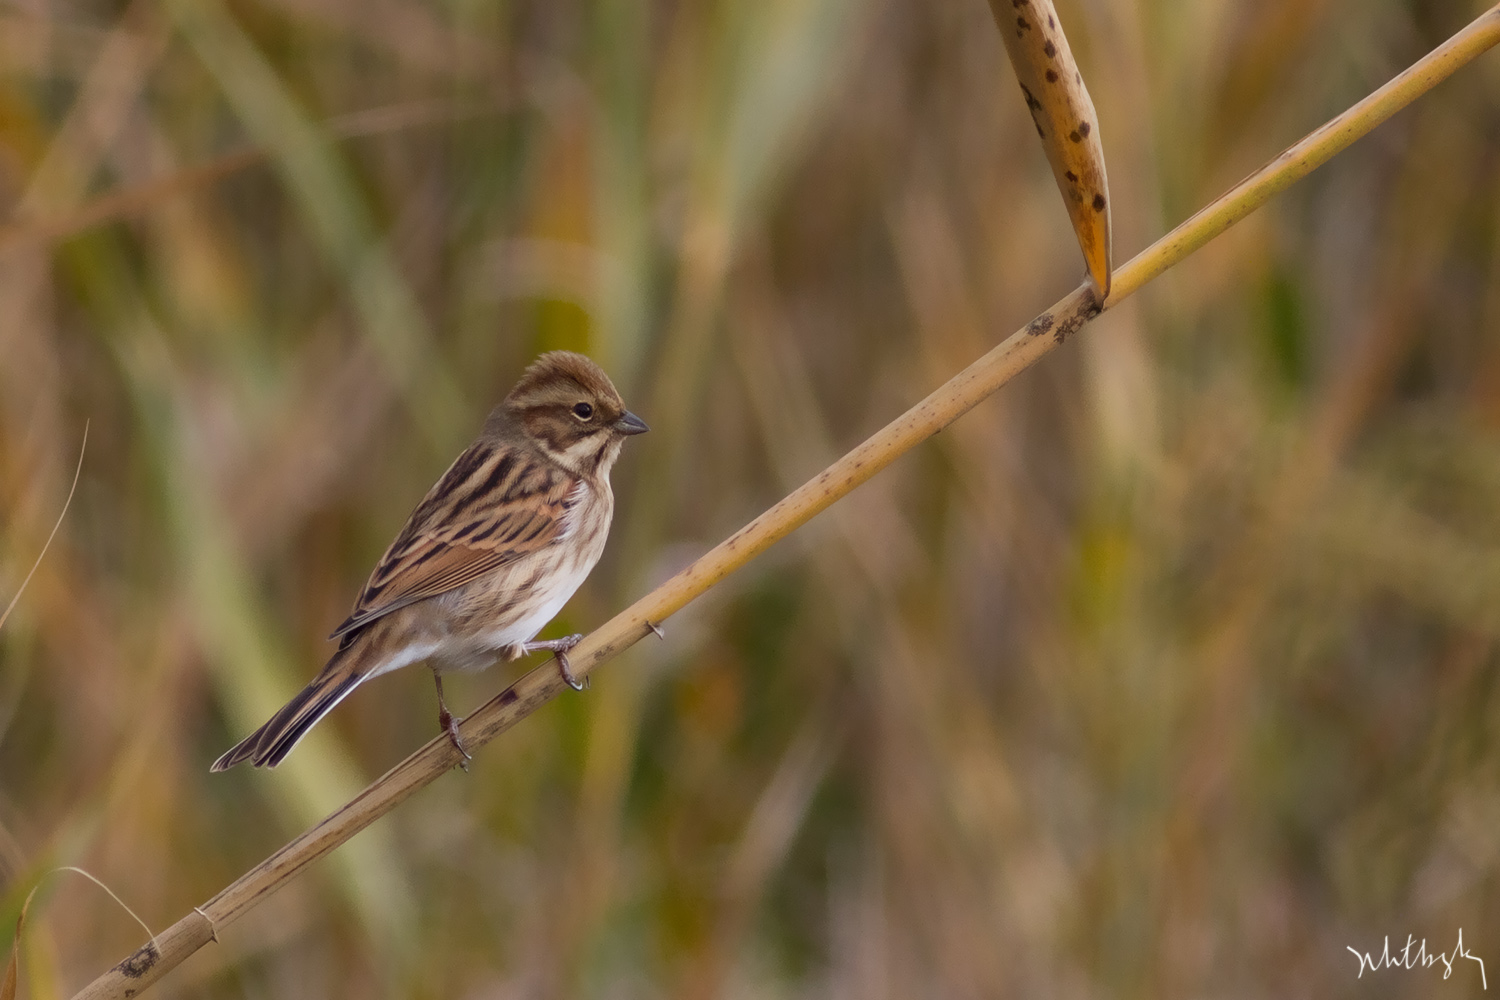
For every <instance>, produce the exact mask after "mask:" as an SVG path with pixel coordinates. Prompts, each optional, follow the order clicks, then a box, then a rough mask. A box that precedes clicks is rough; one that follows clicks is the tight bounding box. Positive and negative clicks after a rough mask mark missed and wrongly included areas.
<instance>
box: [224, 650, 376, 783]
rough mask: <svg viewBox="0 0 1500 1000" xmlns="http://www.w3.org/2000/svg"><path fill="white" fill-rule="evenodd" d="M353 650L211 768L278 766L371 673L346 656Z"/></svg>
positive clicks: (337, 658) (333, 661) (336, 658)
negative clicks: (247, 764) (249, 765)
mask: <svg viewBox="0 0 1500 1000" xmlns="http://www.w3.org/2000/svg"><path fill="white" fill-rule="evenodd" d="M350 652H352V649H341V650H339V651H338V652H337V653H335V654H334V655H333V659H331V660H329V661H328V665H327V666H326V667H324V668H323V670H322V672H320V673H319V674H318V676H317V677H315V678H313V680H312V683H310V684H308V685H307V687H305V688H303V689H302V690H301V691H299V692H298V693H297V696H296V697H294V698H293V699H292V700H291V701H289V702H287V703H286V704H285V705H283V706H282V707H281V710H280V711H279V712H277V713H276V714H275V715H273V716H271V718H270V720H269V721H268V722H267V723H266V724H265V725H263V726H261V727H260V728H259V729H257V730H256V731H255V732H253V733H251V734H250V735H249V736H246V737H245V738H244V739H243V740H240V742H238V743H236V744H235V745H234V746H233V747H231V748H230V749H229V750H228V751H226V752H225V753H224V755H223V756H222V757H220V758H219V759H218V760H216V761H214V762H213V764H212V766H210V767H209V770H210V771H227V770H228V769H229V768H231V767H233V766H234V765H236V764H240V763H243V762H244V761H247V760H248V761H251V762H253V763H254V764H255V766H256V767H275V766H276V765H277V764H280V763H281V762H282V761H283V760H284V759H285V758H286V755H287V754H289V753H291V752H292V748H293V747H295V746H296V745H297V743H298V742H299V741H301V739H302V737H304V736H306V735H307V731H308V730H309V729H311V728H312V727H313V726H314V725H315V724H316V723H317V721H318V720H319V719H321V718H323V716H325V715H327V714H328V713H329V712H330V711H332V709H333V707H334V706H335V705H337V704H338V703H339V702H341V701H343V700H344V696H345V695H347V694H348V693H349V692H350V691H353V690H354V688H355V687H356V686H358V684H359V682H360V681H362V680H364V679H365V678H366V677H367V676H369V675H368V674H367V673H366V672H365V671H363V670H360V669H358V668H357V664H355V663H350V662H349V659H350V658H349V657H348V656H347V655H346V654H348V653H350Z"/></svg>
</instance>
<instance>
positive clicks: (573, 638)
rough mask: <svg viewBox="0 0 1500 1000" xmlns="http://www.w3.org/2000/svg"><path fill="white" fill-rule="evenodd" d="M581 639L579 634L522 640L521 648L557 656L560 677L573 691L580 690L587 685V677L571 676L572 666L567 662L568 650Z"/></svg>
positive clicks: (526, 650) (528, 651)
mask: <svg viewBox="0 0 1500 1000" xmlns="http://www.w3.org/2000/svg"><path fill="white" fill-rule="evenodd" d="M582 641H583V636H581V635H565V636H563V637H562V638H561V639H544V640H542V641H541V642H523V643H521V644H520V645H521V649H522V650H523V651H524V652H527V653H537V652H541V651H543V650H545V651H547V652H549V653H551V654H552V655H553V656H556V657H557V672H558V673H560V674H562V679H563V681H564V682H566V683H567V685H568V687H570V688H572V689H573V690H574V691H582V690H583V689H584V688H586V687H588V678H587V677H585V678H584V679H583V680H579V679H578V678H577V677H574V676H573V668H572V665H571V664H570V663H568V650H570V649H572V648H573V647H574V646H576V645H578V644H579V643H580V642H582Z"/></svg>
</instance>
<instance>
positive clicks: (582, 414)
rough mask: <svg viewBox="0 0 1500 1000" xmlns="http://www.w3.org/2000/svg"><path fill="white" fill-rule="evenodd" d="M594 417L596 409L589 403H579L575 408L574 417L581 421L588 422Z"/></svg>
mask: <svg viewBox="0 0 1500 1000" xmlns="http://www.w3.org/2000/svg"><path fill="white" fill-rule="evenodd" d="M593 415H594V408H593V407H592V406H590V405H589V404H587V403H579V404H578V405H577V406H575V407H573V416H575V417H577V418H578V419H579V420H587V419H588V418H589V417H592V416H593Z"/></svg>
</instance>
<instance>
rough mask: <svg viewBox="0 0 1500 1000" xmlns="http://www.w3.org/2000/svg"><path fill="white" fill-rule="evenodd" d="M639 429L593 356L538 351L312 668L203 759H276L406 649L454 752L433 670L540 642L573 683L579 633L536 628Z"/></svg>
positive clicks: (226, 764)
mask: <svg viewBox="0 0 1500 1000" xmlns="http://www.w3.org/2000/svg"><path fill="white" fill-rule="evenodd" d="M646 429H647V428H646V424H645V422H644V421H642V420H641V418H640V417H637V416H636V415H635V414H633V413H631V412H630V411H629V410H627V409H625V404H624V403H623V402H622V401H621V400H620V394H619V393H618V392H616V391H615V387H614V385H613V383H611V382H610V380H609V376H607V375H605V374H604V372H603V370H602V369H600V367H599V366H598V365H596V364H594V362H592V361H590V360H589V359H588V358H586V357H584V356H583V355H581V354H573V353H571V352H568V351H553V352H551V353H549V354H543V355H542V356H541V357H540V358H538V359H537V360H536V361H535V362H534V363H533V364H532V365H531V367H530V368H528V369H526V373H525V374H524V375H522V377H521V381H520V382H518V383H516V387H515V388H514V389H512V390H511V391H510V395H508V396H506V397H505V400H504V401H503V402H502V403H501V404H500V405H499V406H497V407H495V410H494V412H492V413H491V414H490V416H489V419H488V420H486V421H485V424H484V430H483V431H481V432H480V434H479V438H478V440H476V441H475V442H474V443H473V444H471V445H470V446H469V447H468V449H467V450H466V451H465V452H464V453H463V454H462V455H460V456H458V460H457V461H455V462H454V463H453V464H452V465H451V466H449V468H448V471H447V472H446V473H444V474H443V478H441V479H439V480H438V482H437V485H436V486H434V487H433V488H432V489H431V490H429V491H428V493H427V496H425V497H424V498H423V499H422V502H421V503H420V504H418V505H417V509H416V510H415V511H413V512H412V515H411V517H410V518H408V519H407V522H406V526H405V527H404V528H402V529H401V533H400V534H398V535H397V536H396V540H395V541H394V542H392V543H391V547H390V548H389V549H387V550H386V553H385V555H384V556H382V557H381V559H380V562H379V563H378V564H377V565H376V566H375V572H374V573H372V574H371V575H370V581H369V582H368V583H366V584H365V589H364V592H363V593H361V594H360V596H359V601H358V602H357V603H356V604H355V606H354V612H353V614H351V615H350V616H349V617H348V618H347V619H346V620H345V621H344V623H343V624H342V625H340V626H339V627H338V628H337V629H335V630H334V632H333V635H332V636H331V638H334V639H338V640H339V648H338V651H337V652H335V653H334V654H333V657H332V658H331V659H330V660H329V661H328V663H327V665H326V666H324V667H323V670H322V672H320V673H319V674H318V676H317V677H315V678H313V681H312V683H311V684H309V685H308V686H307V687H305V688H304V689H303V690H302V692H301V693H300V694H298V695H297V696H296V697H295V698H293V699H292V700H291V701H289V702H287V703H286V705H285V706H283V707H282V709H281V711H279V712H277V713H276V714H275V715H274V716H272V717H271V720H270V721H269V722H267V723H266V724H265V725H263V726H261V727H260V728H259V729H257V730H256V731H255V732H253V733H251V734H250V735H249V736H247V737H245V738H244V739H243V740H241V741H240V742H239V743H238V744H236V745H235V746H234V747H233V748H232V749H230V750H229V751H228V752H227V753H225V754H224V756H222V757H220V758H219V759H218V760H216V761H214V763H213V767H212V768H211V770H214V771H223V770H225V769H226V768H230V767H233V766H234V765H236V764H238V763H240V762H241V761H246V760H248V761H252V762H254V764H255V765H256V766H257V767H261V766H265V767H275V766H276V765H277V764H279V763H281V761H282V760H283V759H284V758H285V757H286V755H287V754H288V753H290V752H291V750H292V747H294V746H296V745H297V742H298V741H299V740H301V739H302V737H303V736H305V735H307V731H308V730H309V729H311V728H312V727H313V725H314V724H315V723H316V722H317V721H318V720H319V719H321V718H322V717H323V716H324V715H326V714H328V712H329V710H330V709H332V708H333V707H334V706H335V705H337V704H338V703H339V702H340V701H342V700H343V698H344V696H345V695H347V694H348V693H349V692H350V691H352V690H354V688H355V687H357V686H358V685H359V684H360V683H362V682H364V681H367V680H369V679H370V678H371V677H376V676H379V675H380V674H384V673H388V672H389V671H392V670H395V669H397V668H399V667H404V666H406V665H407V664H410V663H419V662H421V661H424V660H425V661H426V662H427V663H428V664H429V665H430V666H431V667H432V672H433V679H434V681H435V682H436V684H437V695H438V724H439V725H440V726H441V727H442V728H443V730H444V731H445V732H446V733H447V734H448V738H449V739H451V740H452V741H453V745H454V746H455V747H456V748H457V749H458V751H459V753H461V754H463V756H464V759H465V760H467V759H468V758H469V755H468V752H467V751H466V750H465V749H464V746H463V743H462V741H461V740H460V739H459V736H458V722H457V720H456V719H455V718H454V717H453V715H452V714H450V713H449V711H448V706H447V705H446V704H445V703H444V701H443V680H442V674H443V672H444V671H448V670H479V669H481V668H483V667H487V666H489V665H490V664H492V663H494V662H495V660H496V658H497V657H503V658H504V659H507V660H514V659H517V658H519V657H521V656H524V655H526V654H527V653H531V652H536V651H538V650H548V651H550V652H553V653H555V654H556V656H557V665H558V670H559V671H560V672H561V673H562V677H563V680H565V681H567V682H568V684H569V685H570V686H572V687H573V688H574V689H582V687H583V685H582V684H580V683H579V682H578V680H577V679H576V678H575V677H574V676H573V674H572V672H571V669H570V667H569V664H568V650H570V649H572V648H573V647H574V646H575V645H577V644H578V641H579V640H580V639H581V638H582V636H577V635H571V636H567V637H565V638H562V639H552V640H548V641H545V642H536V641H533V640H534V637H535V636H536V634H537V632H539V631H540V630H541V628H542V626H544V625H546V624H547V622H549V621H551V620H552V618H553V616H554V615H556V614H557V613H558V611H560V610H562V606H563V605H564V604H566V603H567V601H568V598H570V597H572V596H573V592H574V591H575V590H577V589H578V587H579V585H580V584H581V583H583V580H584V578H585V577H586V576H588V575H589V571H590V570H592V569H593V568H594V564H595V563H597V562H598V561H599V555H600V554H601V553H602V552H603V551H604V540H605V538H606V537H607V536H608V535H609V522H610V518H611V516H612V515H613V513H614V504H615V501H614V493H613V492H612V491H611V490H610V486H609V470H610V468H611V466H613V465H614V464H615V459H617V458H619V456H620V446H621V445H622V444H623V443H624V441H625V439H626V438H627V437H630V436H631V435H633V434H640V433H642V432H644V431H645V430H646Z"/></svg>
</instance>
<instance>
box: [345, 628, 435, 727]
mask: <svg viewBox="0 0 1500 1000" xmlns="http://www.w3.org/2000/svg"><path fill="white" fill-rule="evenodd" d="M442 648H443V644H442V643H439V642H413V643H408V644H407V645H405V646H402V647H401V648H400V649H398V650H396V651H395V652H394V653H392V654H391V655H390V656H388V657H386V658H385V660H384V661H383V662H381V663H379V664H378V665H376V667H375V669H374V670H371V671H370V672H369V673H368V674H366V675H365V680H369V679H370V678H371V677H379V676H380V675H381V674H388V673H390V672H391V671H392V670H400V669H401V668H402V667H405V666H408V665H409V664H412V663H420V662H422V661H423V660H425V659H427V658H428V657H429V656H431V655H432V654H434V653H436V652H437V651H438V650H440V649H442ZM353 690H354V688H350V689H349V691H353ZM348 693H349V692H348V691H345V692H344V695H341V696H340V697H339V701H343V700H344V696H345V695H347V694H348ZM334 704H337V702H335V703H334ZM332 707H333V706H331V705H330V706H329V709H330V711H331V710H332Z"/></svg>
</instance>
